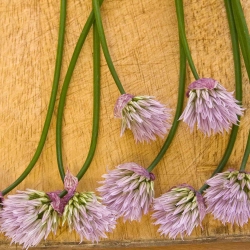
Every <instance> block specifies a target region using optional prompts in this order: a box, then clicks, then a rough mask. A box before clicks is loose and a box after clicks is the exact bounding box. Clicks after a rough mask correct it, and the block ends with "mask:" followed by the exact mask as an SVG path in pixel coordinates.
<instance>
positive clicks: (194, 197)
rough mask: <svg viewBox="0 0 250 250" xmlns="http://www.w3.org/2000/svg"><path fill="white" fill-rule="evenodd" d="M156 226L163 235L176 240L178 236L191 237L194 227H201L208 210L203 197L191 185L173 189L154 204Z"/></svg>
mask: <svg viewBox="0 0 250 250" xmlns="http://www.w3.org/2000/svg"><path fill="white" fill-rule="evenodd" d="M153 210H154V212H153V215H152V218H153V219H155V223H154V224H155V225H159V226H160V227H159V229H158V232H160V233H161V235H165V236H167V235H168V236H169V237H170V238H173V239H175V238H176V236H177V235H178V234H180V236H181V237H182V238H183V236H184V235H185V234H186V235H190V234H191V233H192V231H193V229H194V227H197V226H199V225H200V226H201V222H202V220H203V219H204V217H205V214H206V212H205V211H206V208H205V203H204V200H203V197H202V195H201V194H200V193H199V192H197V191H195V190H194V188H192V187H191V186H189V185H186V184H182V185H180V186H177V187H174V188H172V189H171V190H170V191H168V192H167V193H165V194H163V195H162V196H160V197H159V198H156V199H155V200H154V203H153Z"/></svg>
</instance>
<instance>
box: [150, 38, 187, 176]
mask: <svg viewBox="0 0 250 250" xmlns="http://www.w3.org/2000/svg"><path fill="white" fill-rule="evenodd" d="M185 79H186V56H185V53H184V50H183V46H182V43H181V41H180V78H179V90H178V102H177V107H176V111H175V117H174V121H173V124H172V127H171V129H170V131H169V134H168V137H167V139H166V141H165V142H164V144H163V146H162V148H161V150H160V152H159V153H158V155H157V156H156V158H155V159H154V160H153V162H152V163H151V164H150V166H149V167H148V168H147V170H148V172H151V171H152V170H153V169H154V168H155V167H156V165H157V164H158V163H159V161H160V160H161V159H162V157H163V156H164V154H165V153H166V151H167V149H168V147H169V146H170V144H171V142H172V140H173V138H174V135H175V133H176V130H177V128H178V125H179V118H180V116H181V112H182V107H183V101H184V96H185Z"/></svg>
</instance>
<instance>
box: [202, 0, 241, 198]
mask: <svg viewBox="0 0 250 250" xmlns="http://www.w3.org/2000/svg"><path fill="white" fill-rule="evenodd" d="M224 2H225V6H226V11H227V19H228V24H229V29H230V34H231V41H232V48H233V59H234V71H235V83H236V84H235V88H236V91H235V95H236V99H237V100H238V101H240V103H241V102H242V74H241V62H240V51H239V44H238V38H237V32H236V27H235V23H234V19H233V12H232V6H231V5H230V2H229V1H228V0H224ZM238 120H239V121H240V117H239V116H238ZM238 130H239V126H238V125H233V127H232V131H231V135H230V138H229V141H228V144H227V148H226V150H225V153H224V155H223V157H222V159H221V161H220V163H219V165H218V167H217V168H216V169H215V171H214V172H213V173H212V176H214V175H215V174H217V173H219V172H221V171H222V169H223V168H224V167H225V165H226V164H227V161H228V159H229V157H230V155H231V153H232V150H233V147H234V144H235V141H236V137H237V134H238ZM212 176H211V177H212ZM211 177H210V178H211ZM207 188H208V185H207V184H204V185H203V186H202V187H201V188H200V190H199V192H200V193H203V192H204V191H205V190H206V189H207Z"/></svg>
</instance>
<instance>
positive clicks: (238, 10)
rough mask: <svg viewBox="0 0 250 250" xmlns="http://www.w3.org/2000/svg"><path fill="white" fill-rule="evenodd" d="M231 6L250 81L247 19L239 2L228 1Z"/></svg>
mask: <svg viewBox="0 0 250 250" xmlns="http://www.w3.org/2000/svg"><path fill="white" fill-rule="evenodd" d="M227 1H228V2H229V3H228V4H231V9H232V13H233V17H234V21H235V26H236V30H237V34H238V37H239V43H240V47H241V51H242V55H243V59H244V62H245V66H246V70H247V74H248V79H249V80H250V34H249V30H248V27H247V23H246V19H245V17H244V13H243V10H242V6H241V3H240V1H239V0H233V1H231V0H227Z"/></svg>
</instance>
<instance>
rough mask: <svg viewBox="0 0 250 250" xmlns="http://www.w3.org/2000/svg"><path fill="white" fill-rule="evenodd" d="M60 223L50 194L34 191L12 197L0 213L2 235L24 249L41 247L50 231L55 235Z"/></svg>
mask: <svg viewBox="0 0 250 250" xmlns="http://www.w3.org/2000/svg"><path fill="white" fill-rule="evenodd" d="M58 221H59V215H58V213H57V212H56V211H55V210H54V209H53V208H52V206H51V205H50V199H49V197H48V195H47V194H46V193H44V192H40V191H36V190H31V189H27V190H26V191H18V193H17V194H14V195H9V196H8V198H7V199H4V201H3V208H2V210H1V211H0V227H1V232H4V233H5V235H6V236H7V237H9V238H11V239H12V241H11V243H18V244H23V247H24V248H29V247H32V246H36V245H38V244H39V242H40V241H41V240H42V239H46V238H47V236H48V235H49V233H50V232H53V233H54V234H55V233H56V230H57V226H58Z"/></svg>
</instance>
